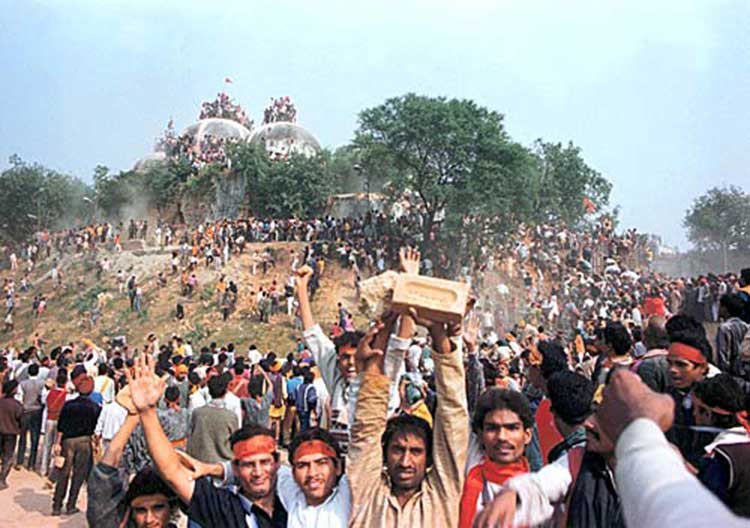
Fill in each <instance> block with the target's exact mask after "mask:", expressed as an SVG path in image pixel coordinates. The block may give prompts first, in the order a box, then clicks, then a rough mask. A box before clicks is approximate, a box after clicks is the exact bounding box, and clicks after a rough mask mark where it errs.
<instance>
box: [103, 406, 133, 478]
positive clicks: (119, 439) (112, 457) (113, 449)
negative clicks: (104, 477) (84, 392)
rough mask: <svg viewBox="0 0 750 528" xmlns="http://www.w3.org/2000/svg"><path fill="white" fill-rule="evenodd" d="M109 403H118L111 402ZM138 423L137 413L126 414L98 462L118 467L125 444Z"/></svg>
mask: <svg viewBox="0 0 750 528" xmlns="http://www.w3.org/2000/svg"><path fill="white" fill-rule="evenodd" d="M111 405H118V404H117V403H112V404H111ZM137 425H138V415H137V414H128V416H127V418H125V423H123V424H122V427H120V430H119V431H117V434H115V436H114V438H112V441H111V442H110V443H109V447H108V448H107V450H106V451H105V452H104V455H103V456H102V459H101V460H100V461H99V463H100V464H104V465H107V466H111V467H115V468H116V467H119V465H120V461H121V460H122V452H123V451H124V450H125V445H127V443H128V439H129V438H130V435H131V434H133V431H134V430H135V428H136V426H137Z"/></svg>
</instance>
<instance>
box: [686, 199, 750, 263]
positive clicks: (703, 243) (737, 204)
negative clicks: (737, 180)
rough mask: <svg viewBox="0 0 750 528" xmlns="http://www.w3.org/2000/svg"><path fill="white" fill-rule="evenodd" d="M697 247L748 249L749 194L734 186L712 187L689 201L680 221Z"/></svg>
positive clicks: (749, 245) (749, 238) (708, 248)
mask: <svg viewBox="0 0 750 528" xmlns="http://www.w3.org/2000/svg"><path fill="white" fill-rule="evenodd" d="M682 224H683V226H684V227H685V228H686V229H687V235H688V239H689V240H690V241H691V242H692V243H693V244H695V245H696V247H697V248H698V249H700V250H722V251H724V252H726V251H727V250H730V249H739V250H746V249H749V248H750V195H748V194H747V193H745V192H743V191H742V189H740V188H738V187H734V186H729V187H713V188H712V189H709V190H708V191H707V192H706V193H705V194H704V195H702V196H699V197H698V198H696V200H695V201H694V202H693V205H692V207H690V209H688V210H687V211H686V213H685V218H684V220H683V222H682Z"/></svg>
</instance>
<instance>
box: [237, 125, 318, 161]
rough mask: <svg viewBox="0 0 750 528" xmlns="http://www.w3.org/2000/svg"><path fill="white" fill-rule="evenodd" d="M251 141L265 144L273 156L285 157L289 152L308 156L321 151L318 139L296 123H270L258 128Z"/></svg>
mask: <svg viewBox="0 0 750 528" xmlns="http://www.w3.org/2000/svg"><path fill="white" fill-rule="evenodd" d="M249 141H250V143H253V144H256V145H260V144H263V145H265V147H266V150H267V151H268V153H269V154H270V155H271V156H272V157H275V156H277V157H285V156H287V155H288V154H291V153H295V154H302V155H305V156H308V157H312V156H315V155H316V154H317V153H318V152H320V148H321V147H320V142H319V141H318V139H317V138H316V137H315V136H313V135H312V134H311V133H310V132H308V131H307V130H306V129H304V128H303V127H301V126H299V125H297V124H296V123H290V122H285V121H281V122H276V123H268V124H267V125H263V126H262V127H260V128H258V129H256V130H255V131H254V132H253V133H252V135H251V136H250V139H249Z"/></svg>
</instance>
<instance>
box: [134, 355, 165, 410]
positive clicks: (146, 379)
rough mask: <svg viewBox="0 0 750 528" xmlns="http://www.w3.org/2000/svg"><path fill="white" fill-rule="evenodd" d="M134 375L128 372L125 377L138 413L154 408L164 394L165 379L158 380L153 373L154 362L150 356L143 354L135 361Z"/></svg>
mask: <svg viewBox="0 0 750 528" xmlns="http://www.w3.org/2000/svg"><path fill="white" fill-rule="evenodd" d="M134 369H135V374H134V375H133V376H131V375H130V372H129V371H128V370H126V371H125V375H126V377H127V379H128V384H129V385H130V397H131V399H132V400H133V405H134V406H135V408H136V409H137V410H138V412H143V411H145V410H147V409H150V408H153V407H156V405H157V404H158V403H159V400H160V399H161V397H162V395H163V394H164V387H165V386H166V384H167V378H166V376H164V377H163V378H159V377H157V376H156V374H155V373H154V360H153V359H152V358H151V355H150V354H143V355H141V356H140V357H138V358H136V360H135V365H134Z"/></svg>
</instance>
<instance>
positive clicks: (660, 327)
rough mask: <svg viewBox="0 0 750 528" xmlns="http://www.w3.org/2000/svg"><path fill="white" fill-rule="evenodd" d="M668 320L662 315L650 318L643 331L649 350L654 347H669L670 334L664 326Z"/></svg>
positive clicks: (644, 340)
mask: <svg viewBox="0 0 750 528" xmlns="http://www.w3.org/2000/svg"><path fill="white" fill-rule="evenodd" d="M665 324H666V321H665V319H664V317H662V316H661V315H654V316H651V317H650V318H649V319H648V324H647V325H646V329H645V330H644V331H643V344H644V345H646V348H647V349H648V350H652V349H654V348H669V334H668V333H667V329H666V328H665V327H664V325H665Z"/></svg>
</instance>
